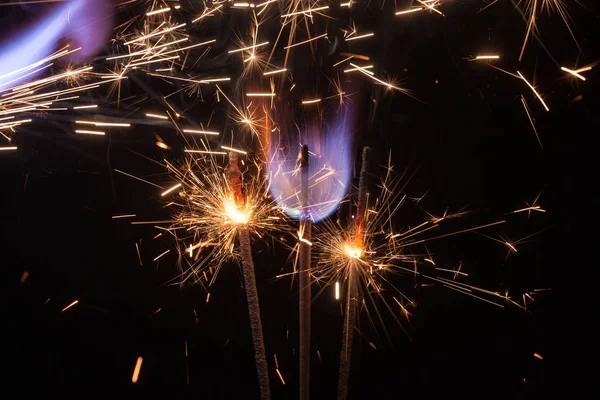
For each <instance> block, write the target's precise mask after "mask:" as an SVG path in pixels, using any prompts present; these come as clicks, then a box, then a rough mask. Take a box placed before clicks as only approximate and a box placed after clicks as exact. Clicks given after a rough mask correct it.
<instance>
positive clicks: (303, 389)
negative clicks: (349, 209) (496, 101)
mask: <svg viewBox="0 0 600 400" xmlns="http://www.w3.org/2000/svg"><path fill="white" fill-rule="evenodd" d="M300 179H301V188H300V196H301V207H302V208H301V210H300V212H301V217H300V230H299V232H298V234H299V236H300V238H301V240H300V266H299V275H300V279H299V290H300V300H299V302H300V304H299V315H300V400H308V399H309V398H310V302H311V301H310V299H311V293H310V290H311V285H310V264H311V260H310V258H311V247H312V244H311V243H310V240H311V231H312V221H311V219H310V211H309V210H308V205H309V204H310V203H309V194H308V146H306V145H304V146H302V152H301V154H300Z"/></svg>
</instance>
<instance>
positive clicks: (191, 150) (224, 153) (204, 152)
mask: <svg viewBox="0 0 600 400" xmlns="http://www.w3.org/2000/svg"><path fill="white" fill-rule="evenodd" d="M183 151H184V152H185V153H199V154H215V155H226V154H227V152H225V151H212V150H195V149H185V150H183Z"/></svg>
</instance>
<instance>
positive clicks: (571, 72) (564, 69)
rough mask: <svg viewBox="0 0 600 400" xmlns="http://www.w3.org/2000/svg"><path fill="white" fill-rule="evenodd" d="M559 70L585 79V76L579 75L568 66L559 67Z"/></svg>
mask: <svg viewBox="0 0 600 400" xmlns="http://www.w3.org/2000/svg"><path fill="white" fill-rule="evenodd" d="M560 69H561V70H563V71H565V72H568V73H569V74H571V75H573V76H575V77H577V78H579V79H581V80H582V81H585V78H584V77H583V76H581V75H580V74H579V73H577V72H575V71H573V70H571V69H569V68H565V67H560Z"/></svg>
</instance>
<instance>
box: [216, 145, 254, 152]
mask: <svg viewBox="0 0 600 400" xmlns="http://www.w3.org/2000/svg"><path fill="white" fill-rule="evenodd" d="M221 148H222V149H223V150H227V151H235V152H236V153H240V154H248V153H247V152H245V151H244V150H238V149H234V148H232V147H227V146H221Z"/></svg>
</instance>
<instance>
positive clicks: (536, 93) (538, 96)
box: [517, 71, 550, 111]
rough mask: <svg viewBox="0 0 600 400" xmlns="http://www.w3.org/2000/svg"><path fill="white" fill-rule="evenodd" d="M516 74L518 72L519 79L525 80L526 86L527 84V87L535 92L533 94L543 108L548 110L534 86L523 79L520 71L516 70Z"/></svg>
mask: <svg viewBox="0 0 600 400" xmlns="http://www.w3.org/2000/svg"><path fill="white" fill-rule="evenodd" d="M517 74H519V76H520V77H521V79H523V80H524V81H525V83H526V84H527V86H529V88H530V89H531V90H533V93H535V95H536V96H537V98H538V99H539V100H540V102H541V103H542V105H543V106H544V108H545V109H546V111H550V109H549V108H548V106H547V105H546V103H544V99H542V96H540V94H539V93H538V92H537V90H535V88H534V87H533V86H532V85H531V83H529V82H527V79H525V77H523V75H521V73H520V72H519V71H517Z"/></svg>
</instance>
